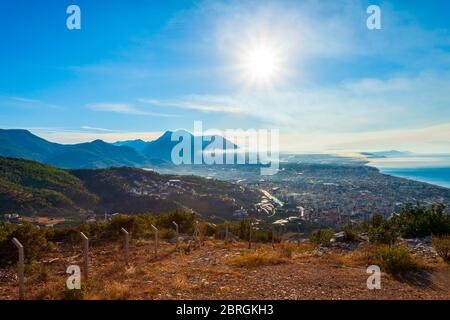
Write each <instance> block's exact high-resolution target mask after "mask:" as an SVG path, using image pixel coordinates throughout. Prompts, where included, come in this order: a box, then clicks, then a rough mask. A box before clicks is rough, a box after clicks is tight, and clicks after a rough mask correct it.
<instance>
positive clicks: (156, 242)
mask: <svg viewBox="0 0 450 320" xmlns="http://www.w3.org/2000/svg"><path fill="white" fill-rule="evenodd" d="M152 229H153V232H154V233H155V243H154V252H155V258H156V257H158V228H156V227H155V226H154V225H152Z"/></svg>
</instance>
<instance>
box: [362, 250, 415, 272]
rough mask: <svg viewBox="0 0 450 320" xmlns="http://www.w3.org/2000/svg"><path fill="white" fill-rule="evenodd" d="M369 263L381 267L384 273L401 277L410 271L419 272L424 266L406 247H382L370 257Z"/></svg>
mask: <svg viewBox="0 0 450 320" xmlns="http://www.w3.org/2000/svg"><path fill="white" fill-rule="evenodd" d="M369 263H370V264H375V265H378V266H380V268H381V270H382V271H385V272H387V273H390V274H392V275H400V274H402V273H406V272H410V271H418V270H420V269H422V268H423V265H422V264H421V263H420V262H419V261H418V260H417V258H415V257H414V256H413V255H412V254H411V253H410V252H409V250H408V248H406V247H405V246H400V245H395V246H391V245H382V246H379V247H378V248H377V249H376V250H375V251H374V252H372V253H371V256H370V257H369Z"/></svg>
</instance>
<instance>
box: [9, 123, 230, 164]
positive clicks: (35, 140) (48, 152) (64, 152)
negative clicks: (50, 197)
mask: <svg viewBox="0 0 450 320" xmlns="http://www.w3.org/2000/svg"><path fill="white" fill-rule="evenodd" d="M177 133H185V134H187V135H188V136H189V137H190V138H191V150H194V143H195V142H194V141H195V140H196V139H200V140H201V145H202V147H203V148H202V150H204V149H205V148H206V147H207V146H208V145H209V144H211V143H213V142H214V141H215V139H217V138H218V137H219V136H212V137H208V136H193V135H192V134H191V133H188V132H177ZM172 134H173V132H172V131H166V132H165V133H164V134H163V135H162V136H161V137H159V138H158V139H156V140H153V141H148V142H146V141H143V140H129V141H118V142H115V143H107V142H105V141H102V140H95V141H92V142H87V143H79V144H59V143H54V142H50V141H47V140H45V139H43V138H40V137H38V136H36V135H34V134H32V133H31V132H29V131H27V130H22V129H10V130H5V129H0V156H4V157H13V158H22V159H27V160H34V161H39V162H42V163H46V164H51V165H54V166H57V167H59V168H108V167H113V166H129V167H150V166H153V165H161V164H170V161H171V152H172V149H173V147H174V146H175V145H176V144H177V143H178V141H172V140H171V136H172ZM205 140H206V141H210V142H205ZM230 146H231V148H237V146H236V145H234V144H229V142H227V141H226V140H225V139H224V143H223V148H224V149H226V148H230ZM193 157H194V154H192V158H193Z"/></svg>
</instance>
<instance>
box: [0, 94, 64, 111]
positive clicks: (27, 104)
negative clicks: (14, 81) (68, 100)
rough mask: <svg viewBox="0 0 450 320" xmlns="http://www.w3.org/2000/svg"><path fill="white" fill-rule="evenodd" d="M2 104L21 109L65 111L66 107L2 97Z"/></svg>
mask: <svg viewBox="0 0 450 320" xmlns="http://www.w3.org/2000/svg"><path fill="white" fill-rule="evenodd" d="M0 102H1V103H2V104H3V105H6V106H10V107H20V108H50V109H58V110H64V109H65V107H63V106H61V105H58V104H54V103H49V102H47V101H43V100H38V99H32V98H28V97H21V96H0Z"/></svg>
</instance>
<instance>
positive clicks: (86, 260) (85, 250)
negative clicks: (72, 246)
mask: <svg viewBox="0 0 450 320" xmlns="http://www.w3.org/2000/svg"><path fill="white" fill-rule="evenodd" d="M80 235H81V239H82V240H83V259H84V268H83V275H84V278H85V279H88V278H89V238H88V237H86V235H85V234H84V233H83V232H80Z"/></svg>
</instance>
